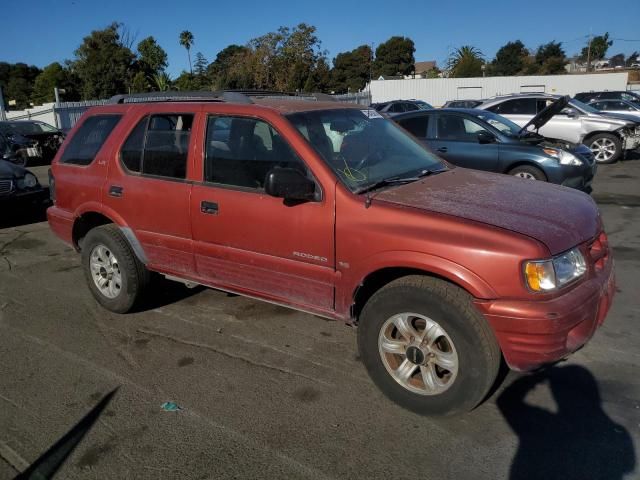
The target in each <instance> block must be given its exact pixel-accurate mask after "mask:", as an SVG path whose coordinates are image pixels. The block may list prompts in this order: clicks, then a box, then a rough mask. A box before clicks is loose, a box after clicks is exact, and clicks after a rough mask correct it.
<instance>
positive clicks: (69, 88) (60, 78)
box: [31, 62, 78, 105]
mask: <svg viewBox="0 0 640 480" xmlns="http://www.w3.org/2000/svg"><path fill="white" fill-rule="evenodd" d="M55 87H57V88H59V89H64V94H63V95H64V99H65V100H76V99H77V98H78V85H77V79H76V78H75V77H74V75H73V73H72V72H71V71H70V70H68V69H66V68H64V67H63V66H62V65H60V64H59V63H58V62H53V63H52V64H50V65H47V66H46V67H45V68H44V70H42V72H41V73H40V74H39V75H38V76H37V77H36V79H35V81H34V85H33V94H32V96H31V100H32V102H33V103H34V104H36V105H41V104H43V103H47V102H53V101H54V100H55V95H54V92H53V89H54V88H55Z"/></svg>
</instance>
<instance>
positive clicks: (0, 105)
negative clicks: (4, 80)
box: [0, 86, 7, 120]
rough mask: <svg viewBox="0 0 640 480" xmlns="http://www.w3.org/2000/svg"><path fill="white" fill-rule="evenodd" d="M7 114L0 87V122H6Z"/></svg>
mask: <svg viewBox="0 0 640 480" xmlns="http://www.w3.org/2000/svg"><path fill="white" fill-rule="evenodd" d="M6 119H7V114H6V112H5V109H4V95H3V94H2V87H1V86H0V120H6Z"/></svg>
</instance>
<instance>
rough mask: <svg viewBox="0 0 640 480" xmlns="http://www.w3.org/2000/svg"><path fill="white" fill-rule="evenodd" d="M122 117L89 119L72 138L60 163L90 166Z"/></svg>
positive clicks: (95, 117)
mask: <svg viewBox="0 0 640 480" xmlns="http://www.w3.org/2000/svg"><path fill="white" fill-rule="evenodd" d="M121 117H122V116H121V115H95V116H93V117H89V118H87V119H86V120H85V121H84V123H83V124H82V125H81V126H80V128H79V129H78V130H77V131H76V133H75V135H73V137H71V140H70V141H69V143H68V144H67V146H66V148H65V149H64V152H63V154H62V157H61V158H60V162H61V163H70V164H73V165H89V164H90V163H91V162H93V159H94V158H95V157H96V154H97V153H98V151H99V150H100V148H102V145H104V142H105V141H106V140H107V137H109V134H110V133H111V131H112V130H113V128H114V127H115V126H116V125H117V124H118V122H119V121H120V118H121Z"/></svg>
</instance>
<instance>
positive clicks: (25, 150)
mask: <svg viewBox="0 0 640 480" xmlns="http://www.w3.org/2000/svg"><path fill="white" fill-rule="evenodd" d="M38 155H39V151H38V149H37V148H35V142H34V141H33V140H31V139H29V138H26V137H24V136H22V135H20V134H17V133H11V132H6V131H3V130H1V129H0V159H2V160H6V161H8V162H11V163H14V164H16V165H18V166H21V167H24V166H26V164H27V160H28V158H29V157H35V156H38Z"/></svg>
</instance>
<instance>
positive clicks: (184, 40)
mask: <svg viewBox="0 0 640 480" xmlns="http://www.w3.org/2000/svg"><path fill="white" fill-rule="evenodd" d="M193 42H194V40H193V33H191V32H190V31H189V30H183V31H182V32H180V45H181V46H183V47H184V48H186V49H187V57H188V58H189V73H191V74H192V75H193V68H191V47H192V46H193Z"/></svg>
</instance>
